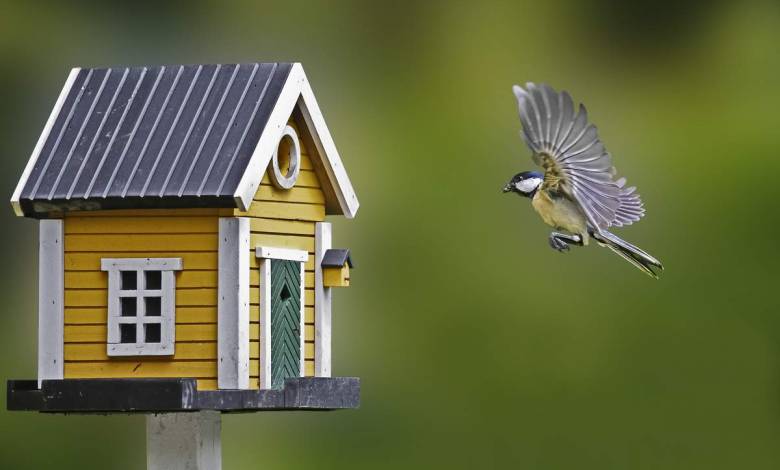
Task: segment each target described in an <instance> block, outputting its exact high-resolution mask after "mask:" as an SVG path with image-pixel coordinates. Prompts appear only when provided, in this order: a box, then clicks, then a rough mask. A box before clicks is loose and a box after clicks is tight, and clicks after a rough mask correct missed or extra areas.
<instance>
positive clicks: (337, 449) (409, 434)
mask: <svg viewBox="0 0 780 470" xmlns="http://www.w3.org/2000/svg"><path fill="white" fill-rule="evenodd" d="M275 60H292V61H300V62H302V63H303V64H304V66H305V69H306V71H307V73H308V75H309V78H310V80H311V82H312V84H313V87H314V90H315V93H316V95H317V97H318V100H319V102H320V104H321V106H322V108H323V112H324V114H325V117H326V120H327V122H328V124H329V126H330V128H331V131H332V133H333V135H334V138H335V140H336V143H337V145H338V147H339V149H340V152H341V154H342V157H343V160H344V162H345V164H346V167H347V169H348V171H349V173H350V176H351V178H352V181H353V184H354V186H355V188H356V191H357V193H358V196H359V198H360V201H361V209H360V212H359V214H358V217H357V218H356V219H355V220H353V221H344V220H335V221H334V223H335V229H334V232H335V238H336V240H335V241H336V244H337V245H339V246H348V247H351V248H352V249H353V250H354V254H355V257H356V262H357V269H356V270H355V272H354V276H353V287H351V288H350V289H348V290H346V291H343V292H342V291H339V292H338V293H337V294H336V296H335V305H334V323H335V330H334V348H335V350H334V371H335V373H336V374H338V375H356V376H360V377H361V378H362V380H363V396H362V399H363V404H362V407H361V408H360V410H358V411H341V412H333V413H313V414H306V413H265V414H246V415H230V416H226V417H225V418H224V420H223V441H222V444H223V456H224V468H226V469H238V468H247V469H249V468H295V469H299V468H318V469H330V468H333V469H347V468H372V469H373V468H378V469H383V468H387V469H396V468H527V469H600V470H604V469H626V468H632V469H659V468H662V469H734V468H749V469H774V468H780V445H779V444H780V308H778V307H780V302H779V301H778V295H777V291H778V288H780V279H778V274H777V264H778V262H780V250H779V249H778V233H779V231H780V220H779V218H778V214H779V213H780V211H779V210H778V195H780V191H779V190H778V183H777V179H778V170H780V163H779V162H780V145H779V144H778V135H779V134H778V131H777V126H778V121H779V119H778V108H779V106H780V87H779V86H778V85H779V84H780V7H778V5H777V3H776V2H772V1H758V0H756V1H744V2H726V1H713V0H709V1H706V0H691V1H686V0H661V1H659V0H641V1H631V2H627V1H623V0H598V1H593V2H588V3H580V2H575V1H512V2H506V3H493V2H487V1H482V2H476V1H468V2H437V1H425V2H420V1H410V2H362V1H340V2H334V1H328V2H314V1H311V2H309V1H307V2H295V1H289V2H250V1H245V2H235V1H222V2H203V1H198V0H190V1H178V2H158V1H140V0H136V1H134V2H123V3H115V4H114V3H110V2H100V3H91V2H85V1H70V2H62V3H43V2H30V1H21V0H20V1H16V2H12V1H9V0H0V155H1V157H0V194H5V195H6V197H7V198H8V199H10V196H11V193H12V191H13V188H14V186H15V184H16V181H17V179H18V177H19V176H20V174H21V172H22V169H23V168H24V165H25V162H26V160H27V158H28V157H29V154H30V152H31V150H32V148H33V146H34V145H35V141H36V140H37V137H38V135H39V133H40V131H41V129H42V127H43V125H44V123H45V121H46V118H47V116H48V114H49V111H50V109H51V107H52V105H53V103H54V101H55V100H56V97H57V95H58V93H59V90H60V88H61V86H62V83H63V82H64V80H65V78H66V76H67V72H68V69H69V68H70V67H71V66H74V65H82V66H97V65H126V64H160V63H174V64H175V63H213V62H236V61H275ZM531 80H532V81H543V82H547V83H550V84H551V85H553V86H554V87H556V88H565V89H567V90H569V91H570V92H571V93H572V94H573V96H574V97H575V99H577V100H579V101H584V102H585V103H586V104H587V105H588V109H589V111H590V115H591V117H592V118H593V120H594V121H595V122H596V123H597V124H598V125H599V128H600V132H601V137H602V138H603V140H604V141H605V142H606V144H607V147H608V148H609V150H610V151H611V152H612V154H613V155H614V159H615V162H616V164H617V166H618V169H619V170H620V172H621V173H622V174H623V175H626V176H627V177H628V179H629V182H630V183H633V184H636V185H638V186H639V188H640V192H641V194H642V195H643V197H644V200H645V203H646V207H647V209H648V213H647V216H646V218H645V219H644V220H643V221H642V222H641V223H639V224H636V225H634V226H631V227H627V228H625V229H622V230H619V232H618V233H619V234H620V235H621V236H623V237H625V238H626V239H628V240H631V241H632V242H634V243H636V244H638V245H640V246H642V247H643V248H645V249H647V250H648V251H650V252H651V253H653V254H654V255H656V256H657V257H658V258H660V259H661V260H662V261H663V262H664V263H665V265H666V267H667V269H666V272H665V273H664V274H663V276H662V279H661V280H660V281H653V280H652V279H650V278H648V277H646V276H644V275H642V274H641V273H640V272H639V271H637V270H635V269H634V268H632V267H631V266H630V265H628V264H627V263H625V262H623V261H622V260H620V259H619V258H618V257H616V256H614V255H612V254H610V253H609V252H608V251H607V250H603V249H599V248H597V247H590V248H588V249H573V250H572V251H571V252H570V253H568V254H565V255H561V254H559V253H556V252H554V251H553V250H551V249H549V248H548V246H547V241H546V236H547V228H546V227H545V226H544V225H543V224H542V222H541V221H540V220H539V219H538V218H537V216H536V215H535V214H534V213H533V212H532V210H531V208H530V207H529V206H528V203H527V201H525V200H522V199H520V198H518V197H516V196H514V195H504V194H501V191H500V189H501V187H502V186H503V184H504V183H505V182H506V180H508V179H509V177H511V175H512V174H514V173H515V172H517V171H520V170H523V169H529V168H530V167H532V163H531V162H530V159H529V152H528V151H527V150H526V149H525V147H524V146H523V145H522V143H521V141H520V138H519V134H518V129H519V120H518V119H517V116H516V104H515V101H514V98H513V95H512V93H511V90H510V87H511V85H512V84H514V83H517V82H520V83H522V82H525V81H531ZM0 219H1V220H0V224H2V227H3V230H2V231H0V241H2V270H1V272H0V281H2V282H0V294H2V299H3V301H2V305H3V310H4V311H3V312H2V313H1V314H0V378H1V379H2V380H3V382H4V381H5V380H6V379H8V378H32V377H34V376H35V367H36V365H35V364H36V359H35V354H36V322H37V319H36V302H37V301H36V279H37V274H36V269H37V267H36V266H37V261H36V257H37V251H36V250H37V228H36V224H35V222H34V221H31V220H25V219H17V218H15V217H14V216H13V213H12V210H11V207H10V205H7V206H6V208H5V210H2V211H0ZM144 465H145V450H144V422H143V418H142V417H137V416H111V417H99V416H46V415H40V414H34V413H9V412H7V411H5V396H4V394H3V395H2V396H0V467H2V468H8V469H40V468H54V467H56V468H59V469H66V468H74V469H76V468H78V469H87V468H90V469H91V468H95V469H103V468H116V469H139V468H143V467H144Z"/></svg>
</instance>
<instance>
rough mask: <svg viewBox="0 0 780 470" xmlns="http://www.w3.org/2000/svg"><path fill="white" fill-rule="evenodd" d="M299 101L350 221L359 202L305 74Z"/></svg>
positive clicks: (345, 214) (337, 195)
mask: <svg viewBox="0 0 780 470" xmlns="http://www.w3.org/2000/svg"><path fill="white" fill-rule="evenodd" d="M301 100H302V103H301V111H302V113H303V118H304V120H305V121H306V125H307V126H308V127H309V129H310V130H312V132H311V134H312V138H313V140H314V144H315V145H316V146H317V151H318V152H319V154H320V155H321V156H322V163H323V166H324V167H325V172H326V173H327V174H328V179H329V180H330V182H331V184H332V185H333V189H334V190H335V192H336V197H338V199H339V205H340V206H341V211H342V212H343V213H344V216H345V217H347V218H348V219H352V218H354V217H355V215H357V211H358V208H359V207H360V202H358V198H357V195H356V194H355V190H354V189H353V188H352V182H351V181H350V180H349V176H347V170H346V169H345V168H344V164H343V163H341V157H340V156H339V152H338V150H336V144H335V143H334V142H333V137H332V136H331V135H330V131H329V130H328V126H327V125H326V124H325V118H324V117H323V116H322V111H320V107H319V105H318V104H317V99H316V98H315V97H314V91H312V89H311V86H310V85H309V81H308V80H306V76H305V74H304V81H303V83H302V87H301Z"/></svg>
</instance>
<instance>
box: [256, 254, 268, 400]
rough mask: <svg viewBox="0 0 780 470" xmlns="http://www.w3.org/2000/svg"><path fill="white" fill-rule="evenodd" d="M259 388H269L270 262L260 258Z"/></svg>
mask: <svg viewBox="0 0 780 470" xmlns="http://www.w3.org/2000/svg"><path fill="white" fill-rule="evenodd" d="M259 352H260V373H259V382H260V383H259V384H258V385H259V387H260V388H261V389H270V388H271V260H270V259H269V258H260V351H259Z"/></svg>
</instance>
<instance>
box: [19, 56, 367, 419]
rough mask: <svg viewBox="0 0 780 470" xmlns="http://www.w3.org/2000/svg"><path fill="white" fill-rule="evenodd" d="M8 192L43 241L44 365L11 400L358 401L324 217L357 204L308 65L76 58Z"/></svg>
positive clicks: (203, 404) (341, 259) (249, 405)
mask: <svg viewBox="0 0 780 470" xmlns="http://www.w3.org/2000/svg"><path fill="white" fill-rule="evenodd" d="M11 202H12V205H13V209H14V211H15V212H16V214H17V215H19V216H24V217H29V218H33V219H36V220H37V221H38V223H39V227H40V229H39V233H40V247H39V248H40V249H39V260H38V262H39V285H38V290H39V306H38V319H39V322H38V327H39V334H38V338H39V342H38V377H37V380H31V381H25V380H20V381H9V384H8V408H9V409H24V410H39V411H44V412H101V413H110V412H146V413H153V412H163V411H165V412H176V411H217V412H221V411H260V410H280V409H288V410H289V409H292V410H297V409H337V408H355V407H357V406H358V403H359V379H357V378H352V377H331V314H332V312H331V288H332V287H341V286H346V285H349V267H350V266H351V260H350V256H349V251H348V250H334V249H332V248H331V238H332V233H331V225H330V224H329V223H328V222H326V221H325V220H326V216H329V215H330V216H343V217H346V218H348V219H352V218H353V217H354V216H355V214H356V212H357V210H358V200H357V197H356V195H355V192H354V190H353V189H352V184H351V183H350V180H349V177H348V176H347V172H346V170H345V168H344V165H343V164H342V162H341V158H340V157H339V154H338V152H337V150H336V146H335V145H334V142H333V138H332V137H331V135H330V132H329V131H328V127H327V126H326V125H325V121H324V119H323V116H322V113H321V112H320V108H319V106H318V104H317V101H316V100H315V97H314V94H313V92H312V89H311V87H310V85H309V82H308V80H307V78H306V75H305V74H304V71H303V68H302V67H301V65H300V64H298V63H250V64H239V65H184V66H156V67H151V66H150V67H126V68H125V67H122V68H76V69H73V70H72V71H71V73H70V75H69V77H68V78H67V81H66V82H65V86H64V88H63V90H62V92H61V94H60V96H59V99H58V100H57V102H56V104H55V106H54V109H53V111H52V113H51V116H50V117H49V120H48V122H47V123H46V125H45V127H44V128H43V133H42V134H41V137H40V139H39V141H38V143H37V145H36V146H35V149H34V150H33V152H32V156H31V158H30V160H29V162H28V164H27V167H26V168H25V170H24V173H23V174H22V176H21V179H20V181H19V183H18V186H17V187H16V191H15V192H14V194H13V198H12V200H11ZM346 340H347V338H344V341H346ZM162 427H164V426H162Z"/></svg>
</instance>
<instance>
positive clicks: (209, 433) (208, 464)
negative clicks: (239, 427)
mask: <svg viewBox="0 0 780 470" xmlns="http://www.w3.org/2000/svg"><path fill="white" fill-rule="evenodd" d="M221 432H222V416H221V414H220V412H219V411H198V412H191V413H161V414H156V415H148V416H147V417H146V468H147V469H148V470H220V469H221V468H222V446H221Z"/></svg>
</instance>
